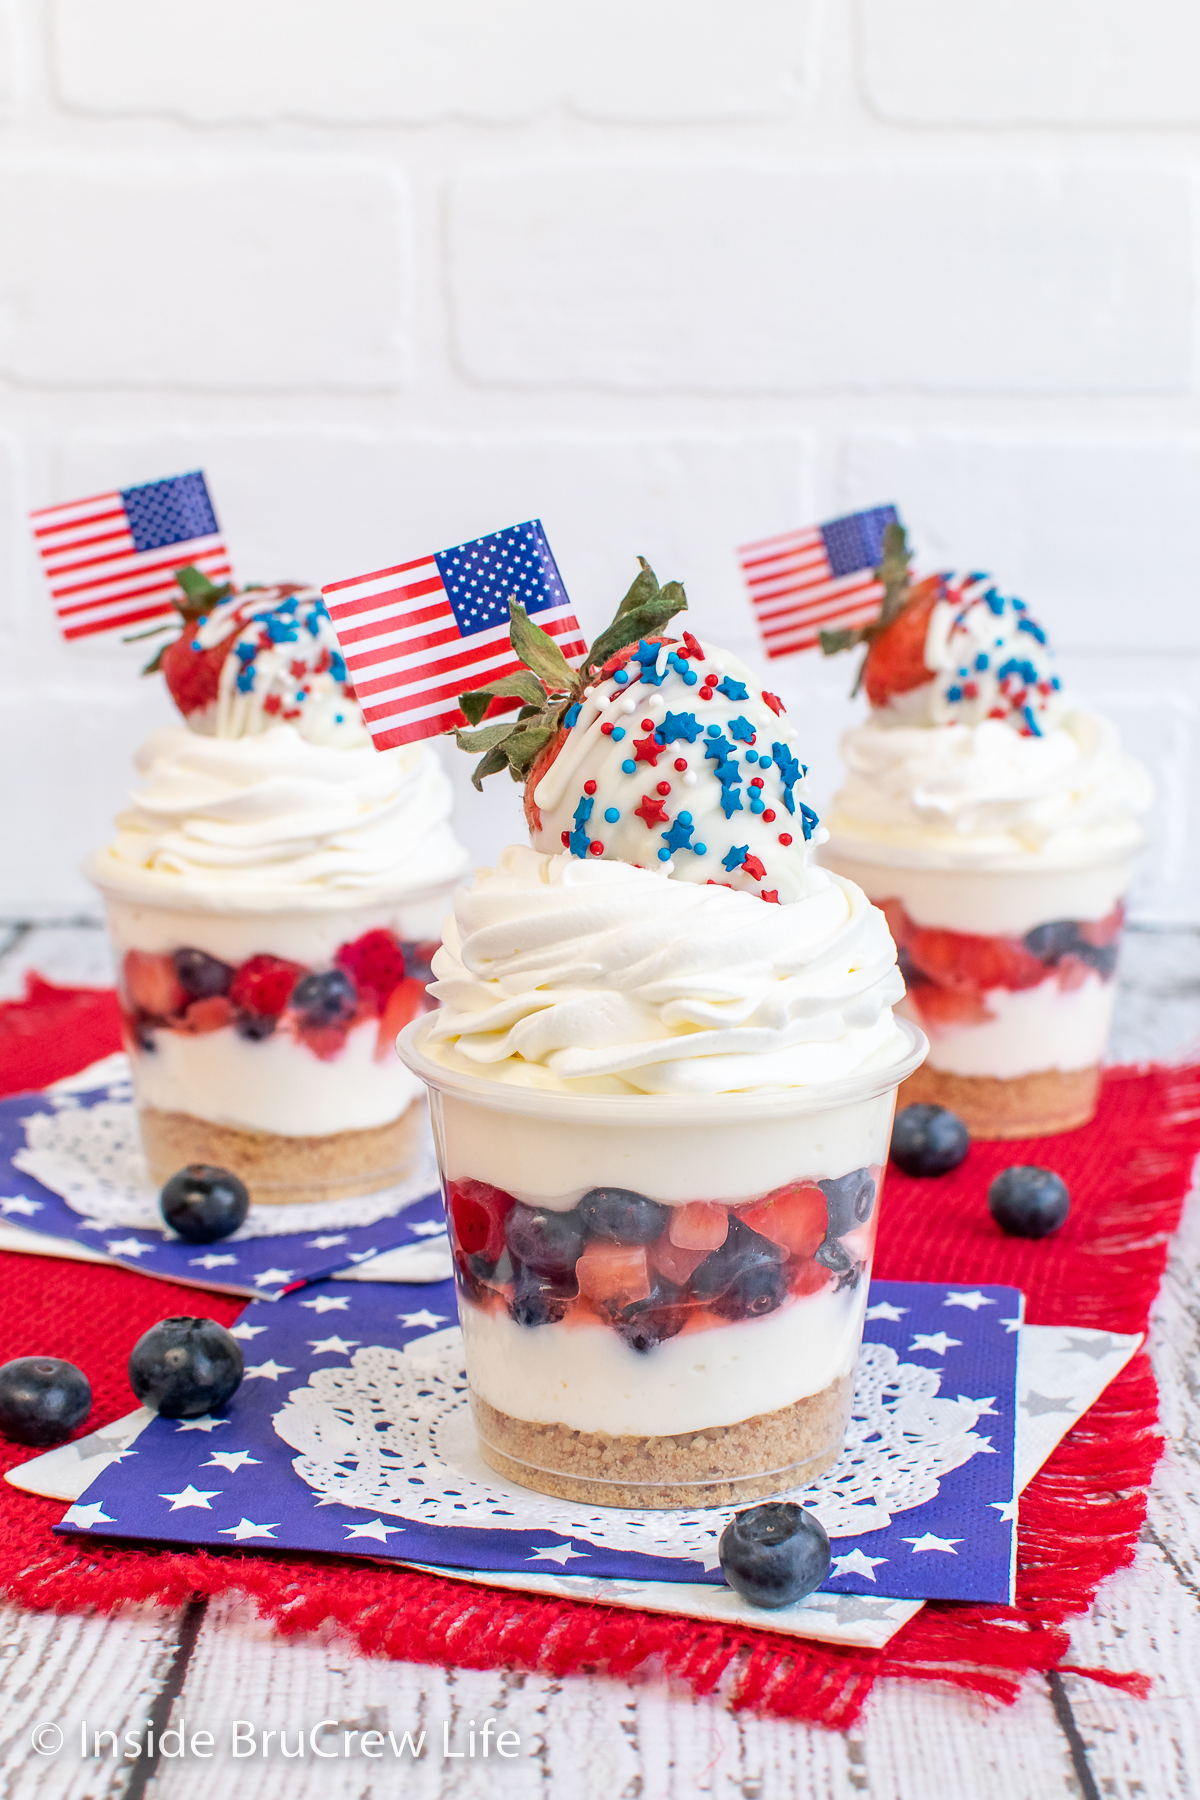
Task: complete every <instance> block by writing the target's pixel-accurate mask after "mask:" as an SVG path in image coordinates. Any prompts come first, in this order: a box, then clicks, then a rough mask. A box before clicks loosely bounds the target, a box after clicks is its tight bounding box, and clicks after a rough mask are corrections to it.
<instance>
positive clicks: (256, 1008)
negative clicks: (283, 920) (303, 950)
mask: <svg viewBox="0 0 1200 1800" xmlns="http://www.w3.org/2000/svg"><path fill="white" fill-rule="evenodd" d="M305 973H306V971H305V969H304V965H303V964H302V963H294V962H288V961H286V959H285V958H284V957H282V956H266V955H264V956H251V957H248V958H247V960H246V961H245V962H244V963H243V964H242V966H241V968H240V969H239V970H238V972H237V974H236V975H235V976H234V978H233V980H232V982H231V983H230V986H229V998H230V1000H231V1001H232V1002H233V1004H234V1006H235V1007H236V1008H237V1010H238V1011H239V1012H245V1013H256V1014H257V1015H258V1016H259V1018H264V1019H277V1018H278V1017H279V1016H280V1014H281V1013H282V1012H283V1010H284V1008H285V1007H286V1005H287V1003H288V1001H289V1000H290V999H291V997H292V989H293V988H294V987H295V985H296V983H297V982H298V981H299V979H300V977H301V976H302V975H303V974H305Z"/></svg>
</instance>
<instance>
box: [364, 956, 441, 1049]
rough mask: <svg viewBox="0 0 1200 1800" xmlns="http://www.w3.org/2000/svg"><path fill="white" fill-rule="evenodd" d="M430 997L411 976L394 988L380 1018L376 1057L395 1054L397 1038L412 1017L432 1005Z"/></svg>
mask: <svg viewBox="0 0 1200 1800" xmlns="http://www.w3.org/2000/svg"><path fill="white" fill-rule="evenodd" d="M430 1004H431V1002H430V999H429V996H428V994H426V992H425V989H424V987H423V986H422V984H421V983H420V982H419V981H415V980H413V978H412V977H411V976H409V977H407V978H406V979H405V980H404V981H402V982H401V983H400V986H399V987H398V988H394V989H393V990H392V992H391V994H390V995H389V996H388V1002H387V1005H386V1006H385V1007H384V1009H383V1012H382V1013H381V1015H380V1019H379V1037H378V1039H377V1040H376V1044H375V1059H376V1061H377V1062H382V1061H383V1059H384V1057H386V1056H388V1055H389V1054H390V1055H393V1056H394V1055H395V1043H396V1039H397V1038H398V1037H399V1036H400V1033H401V1032H402V1031H403V1030H404V1027H405V1026H406V1025H407V1024H408V1022H409V1020H410V1019H415V1018H416V1016H417V1014H418V1013H419V1012H426V1011H428V1009H429V1007H430Z"/></svg>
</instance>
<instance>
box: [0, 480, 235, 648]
mask: <svg viewBox="0 0 1200 1800" xmlns="http://www.w3.org/2000/svg"><path fill="white" fill-rule="evenodd" d="M30 524H31V525H32V527H33V536H34V542H35V543H36V544H37V548H38V554H39V555H40V557H41V559H42V565H43V567H44V569H45V571H46V578H47V580H48V581H49V583H50V592H51V595H52V596H53V599H54V608H55V612H56V613H57V615H58V623H59V626H60V628H61V630H62V634H63V637H64V638H65V639H66V640H67V642H68V643H72V642H75V641H78V640H80V639H84V638H90V639H93V640H94V639H97V638H103V637H109V638H121V637H124V636H125V635H127V634H128V633H130V632H132V631H136V630H137V629H138V628H139V627H145V626H148V625H153V624H154V623H155V622H156V620H159V619H163V620H167V619H171V620H174V619H175V618H176V617H177V615H176V612H175V608H174V606H173V604H172V603H173V601H174V600H175V598H176V597H179V598H180V599H182V597H183V595H182V590H181V589H180V587H179V585H178V583H177V582H176V580H175V571H176V569H181V568H183V567H185V566H186V565H187V564H188V563H191V564H194V565H195V567H196V568H198V569H200V570H202V571H203V573H204V574H205V575H207V576H208V577H209V579H210V580H211V581H216V582H221V581H226V580H229V579H230V577H231V573H232V570H231V566H230V561H229V553H228V551H227V550H226V548H225V544H224V540H223V539H222V537H221V530H220V527H219V526H218V524H217V519H216V514H215V513H214V512H213V509H212V502H211V500H210V499H209V497H208V489H207V487H206V486H205V484H204V476H203V474H202V473H201V472H200V470H199V469H194V470H192V472H191V473H190V474H187V475H171V476H168V477H167V479H166V480H165V481H147V482H144V483H143V484H142V485H141V486H140V487H129V488H118V489H116V490H115V491H114V492H111V493H107V494H93V495H92V496H91V497H90V498H89V499H87V500H72V501H69V502H68V503H67V504H66V505H65V506H43V507H40V508H39V509H38V511H37V512H34V513H31V514H30Z"/></svg>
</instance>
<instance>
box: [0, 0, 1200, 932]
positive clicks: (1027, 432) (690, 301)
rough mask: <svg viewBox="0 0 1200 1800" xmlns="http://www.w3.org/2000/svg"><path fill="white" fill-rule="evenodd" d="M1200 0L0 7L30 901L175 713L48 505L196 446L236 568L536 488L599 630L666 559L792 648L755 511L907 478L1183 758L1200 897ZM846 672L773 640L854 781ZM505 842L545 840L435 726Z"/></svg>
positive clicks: (17, 740)
mask: <svg viewBox="0 0 1200 1800" xmlns="http://www.w3.org/2000/svg"><path fill="white" fill-rule="evenodd" d="M1198 17H1200V15H1197V14H1196V13H1195V10H1194V7H1193V6H1192V5H1190V4H1185V0H1143V4H1142V6H1140V7H1138V8H1129V7H1128V6H1125V5H1121V4H1118V0H1060V3H1059V4H1058V5H1056V6H1054V7H1051V8H1045V7H1035V6H1034V5H1033V0H1008V4H1007V5H1005V6H1003V7H997V6H994V5H992V4H991V3H990V0H853V3H852V4H845V3H844V0H742V3H741V4H740V5H739V6H737V7H732V6H729V5H728V4H727V3H725V0H505V4H504V5H502V6H498V5H496V4H495V0H443V3H442V4H441V5H439V6H434V7H431V6H430V5H428V4H427V0H351V3H350V4H347V5H342V6H332V5H330V4H329V0H206V4H204V5H203V6H198V5H197V4H196V3H195V0H50V3H49V4H47V3H46V0H0V246H2V251H0V394H2V396H3V410H2V412H0V759H2V762H0V766H2V767H3V769H4V771H5V779H4V781H3V782H2V783H0V844H2V845H3V846H4V849H3V851H2V852H0V916H2V915H10V916H11V915H20V914H28V913H39V914H55V913H58V914H62V913H67V912H71V911H74V910H76V909H77V908H79V907H86V906H88V905H90V904H92V902H91V899H90V896H89V892H88V890H87V888H86V886H85V885H84V884H83V882H82V881H81V880H80V878H79V876H78V874H77V866H78V863H79V861H80V859H81V857H82V856H83V854H84V853H85V852H86V850H87V849H88V848H90V847H91V846H93V845H95V844H96V843H97V842H98V841H99V840H100V839H101V838H102V837H103V836H104V835H105V833H106V831H107V829H108V820H109V818H110V817H111V814H112V813H113V811H114V810H115V809H116V808H117V807H118V806H119V805H120V804H121V800H122V796H123V794H124V792H125V790H126V788H127V786H128V782H129V778H130V758H131V754H132V751H133V748H134V746H135V745H136V743H137V741H138V740H139V738H140V737H141V736H142V735H144V733H145V732H146V731H147V730H148V729H149V728H150V727H151V726H152V725H154V724H156V723H160V722H162V721H165V720H166V719H168V718H169V717H170V716H171V708H170V703H169V701H168V700H167V698H166V697H165V696H164V694H163V692H162V689H161V687H160V686H159V684H158V683H156V682H154V681H147V682H141V681H139V679H138V678H137V675H136V668H137V660H136V658H134V657H133V655H132V653H128V652H117V653H111V652H110V653H107V654H96V653H94V652H93V653H92V654H86V653H83V652H80V651H68V650H66V649H65V648H64V647H63V646H62V645H61V644H60V643H59V641H58V639H57V637H56V633H55V628H54V626H53V622H52V619H51V616H50V611H49V605H48V601H47V597H46V593H45V588H44V584H43V582H42V579H41V576H40V573H39V571H38V568H37V565H36V561H35V559H34V556H33V554H32V550H31V547H30V543H29V539H28V535H27V530H26V526H25V521H24V514H25V510H26V508H27V507H29V506H31V505H44V504H47V503H49V502H50V501H53V500H56V499H62V498H67V497H70V496H72V495H75V494H83V493H87V492H94V491H96V489H97V488H103V487H106V486H108V485H110V484H114V485H115V484H122V485H123V484H126V483H130V482H135V481H139V480H146V479H152V478H153V477H155V476H159V475H163V474H168V473H171V472H174V471H176V470H179V469H184V468H188V467H193V466H195V465H197V464H202V465H203V466H204V467H205V469H206V470H207V472H208V474H209V477H210V481H211V484H212V488H213V492H214V495H215V498H216V502H217V506H218V510H219V513H220V516H221V518H222V521H223V523H224V526H225V528H226V532H227V535H228V538H229V541H230V544H231V546H232V548H233V551H234V555H235V558H236V561H237V564H238V567H239V570H240V571H241V572H242V573H243V575H245V576H247V577H258V578H270V577H272V576H300V577H306V578H310V579H316V580H321V579H326V578H329V577H336V576H339V575H346V574H350V573H354V572H356V571H357V570H359V569H362V568H365V567H369V566H371V565H372V564H373V563H377V562H380V561H383V560H385V559H388V558H391V557H395V556H400V555H406V554H416V553H419V552H421V551H427V550H430V549H432V548H435V547H440V546H441V545H443V544H448V543H451V542H454V541H456V540H458V539H460V538H463V537H468V536H475V535H477V534H479V533H481V532H484V531H487V530H490V529H492V528H494V527H496V526H498V525H500V524H503V523H507V522H509V521H511V520H513V519H516V518H519V517H527V516H529V515H530V514H532V513H538V514H540V515H541V516H542V517H543V518H544V520H545V521H546V525H547V529H548V531H549V534H550V538H551V542H552V543H553V544H554V546H555V549H556V552H557V554H558V557H559V559H560V562H561V564H562V567H563V570H564V573H565V576H566V579H567V582H568V586H569V587H570V589H571V592H572V594H573V596H574V598H575V600H576V604H577V609H578V611H579V613H580V616H581V618H582V620H583V622H584V623H585V625H586V626H587V627H589V628H590V629H595V628H596V627H598V626H599V625H600V624H601V623H602V622H603V621H604V620H605V619H606V617H607V616H608V613H609V611H610V610H611V606H612V604H613V601H614V600H615V598H616V597H617V596H618V595H619V594H620V592H621V591H623V588H624V586H625V585H626V583H627V581H628V578H629V575H630V573H631V571H632V568H633V566H634V564H633V559H634V557H635V555H636V554H637V553H638V552H639V551H640V552H642V553H643V554H645V555H646V556H648V557H649V558H650V559H651V560H652V561H653V562H654V563H655V565H656V567H657V568H658V569H659V572H660V573H661V574H662V575H664V576H667V575H682V576H683V577H684V578H685V579H686V580H687V583H688V588H689V592H690V595H691V597H692V604H693V608H694V611H695V615H696V618H697V620H698V622H699V623H700V625H701V626H702V627H703V628H704V629H706V630H708V631H710V632H711V633H712V635H713V636H714V637H716V638H717V640H718V641H724V642H725V643H727V644H728V645H729V646H730V648H732V649H735V650H737V651H738V652H739V653H741V654H743V655H749V656H751V657H756V656H757V654H758V652H757V647H756V641H755V635H754V628H753V623H752V621H751V618H750V614H749V610H748V608H747V605H746V601H745V598H744V596H743V593H742V591H741V587H740V583H739V579H738V574H737V568H736V563H735V559H734V555H733V550H734V546H735V545H736V544H737V543H738V542H740V541H744V540H745V539H748V538H752V537H755V536H760V535H766V534H768V533H771V532H774V531H777V530H779V529H782V528H784V527H786V526H788V525H789V524H792V523H795V522H798V521H801V520H807V519H813V518H818V517H822V516H829V515H830V514H831V513H833V512H835V511H837V510H844V509H845V508H847V507H849V506H853V505H857V504H861V503H869V502H874V501H877V500H881V499H888V498H894V499H896V500H897V501H898V502H899V503H900V505H901V507H902V508H903V510H904V512H905V514H906V516H908V517H909V519H910V520H911V522H912V524H913V526H914V528H915V530H916V533H917V535H918V538H919V540H920V542H921V544H922V545H923V546H924V547H925V549H926V550H927V552H928V554H929V555H930V556H931V557H933V556H936V557H937V558H939V559H942V558H944V559H946V560H948V561H952V562H958V563H963V562H966V563H973V564H975V565H981V564H982V565H987V566H990V567H992V568H993V569H994V571H995V572H996V574H997V575H998V577H999V578H1000V579H1001V580H1002V581H1003V582H1005V583H1006V584H1007V585H1010V586H1011V587H1013V588H1015V589H1018V590H1019V591H1021V592H1022V593H1023V594H1024V595H1025V597H1026V598H1027V599H1028V600H1029V601H1030V602H1031V603H1032V604H1033V605H1034V606H1035V607H1036V608H1037V609H1038V610H1039V611H1040V613H1041V614H1042V616H1043V617H1044V618H1045V620H1046V622H1047V623H1048V625H1049V626H1050V628H1051V630H1052V632H1053V633H1054V635H1055V637H1056V638H1057V640H1058V641H1059V643H1060V645H1061V646H1062V650H1063V662H1064V666H1065V669H1066V671H1067V674H1068V675H1069V677H1070V678H1071V680H1072V682H1073V684H1074V685H1075V686H1076V687H1077V689H1078V690H1079V691H1080V692H1081V693H1082V694H1085V695H1090V696H1092V697H1094V698H1095V699H1096V700H1097V701H1099V702H1102V703H1103V704H1104V705H1105V706H1106V707H1107V708H1108V709H1109V710H1110V711H1111V712H1112V713H1113V714H1114V716H1115V717H1117V718H1118V720H1119V721H1120V724H1121V727H1122V730H1123V732H1124V733H1125V735H1126V738H1127V740H1128V742H1129V743H1130V745H1131V746H1132V747H1133V748H1135V749H1136V750H1137V752H1138V753H1139V754H1140V755H1142V756H1144V757H1145V758H1146V760H1147V761H1148V762H1149V763H1151V765H1152V766H1153V769H1154V772H1155V776H1156V780H1157V782H1158V785H1159V800H1158V804H1157V809H1156V814H1155V821H1154V825H1155V831H1156V833H1157V837H1156V844H1155V848H1154V851H1153V853H1152V855H1151V856H1150V858H1149V859H1148V860H1147V863H1146V866H1145V870H1144V873H1143V876H1142V879H1141V882H1140V885H1139V889H1138V894H1137V907H1138V911H1139V913H1140V915H1141V916H1142V917H1144V918H1147V919H1160V920H1173V919H1191V920H1200V851H1198V850H1197V848H1196V843H1197V831H1196V823H1197V811H1198V795H1200V624H1198V622H1197V621H1198V620H1200V605H1198V604H1197V602H1198V599H1200V595H1198V593H1197V589H1198V587H1200V557H1198V556H1197V554H1196V550H1195V538H1196V535H1197V530H1196V520H1197V516H1198V513H1200V508H1198V506H1197V500H1198V498H1200V494H1198V491H1197V490H1198V486H1200V401H1198V397H1197V393H1196V362H1195V344H1196V338H1197V322H1198V321H1197V311H1198V309H1197V297H1196V286H1195V269H1196V266H1197V243H1196V235H1197V233H1196V188H1197V174H1198V171H1200V142H1198V141H1197V139H1196V137H1195V136H1194V134H1192V133H1189V132H1186V131H1182V130H1180V127H1181V126H1188V125H1194V124H1195V123H1196V122H1197V120H1198V119H1200V98H1198V96H1200V23H1197V18H1198ZM849 679H850V670H849V668H848V667H847V666H846V665H845V664H843V663H838V664H836V665H831V664H826V663H823V662H822V661H821V660H820V659H819V658H814V657H811V656H808V657H802V658H793V659H791V660H790V661H788V662H781V663H775V664H773V665H772V667H771V685H772V686H773V687H775V688H777V689H778V690H779V691H780V692H782V693H783V694H784V696H785V698H786V699H787V700H788V701H789V704H791V705H792V706H793V707H795V708H796V709H797V710H798V712H799V714H800V717H801V719H802V720H803V724H804V730H805V733H806V739H807V743H808V757H809V761H810V763H811V764H812V766H813V770H814V775H815V779H816V783H817V787H818V792H819V794H820V795H821V796H822V797H824V796H826V795H828V793H829V792H831V790H832V788H833V786H834V785H835V784H836V779H837V756H836V745H837V738H838V734H839V732H840V730H841V729H842V727H843V726H844V724H845V723H846V722H847V721H848V720H849V719H850V718H851V717H852V716H853V714H854V708H852V707H851V705H850V703H849V702H848V701H847V699H846V688H847V687H848V685H849ZM447 759H448V763H449V766H451V767H452V769H453V770H454V774H455V780H456V785H457V787H458V790H459V797H460V821H461V828H462V830H463V832H464V834H465V835H466V837H467V838H468V840H469V842H470V844H471V846H472V849H473V851H474V853H475V855H476V857H477V859H479V860H486V859H487V858H488V857H489V856H490V855H491V854H493V853H494V851H495V849H496V848H497V847H498V846H499V845H500V844H501V843H503V842H504V841H505V840H506V839H508V838H511V837H512V836H514V835H517V834H518V833H519V831H520V824H519V813H518V809H517V796H516V791H515V790H514V789H513V788H512V787H511V784H504V785H502V786H501V785H498V784H497V783H493V784H491V788H492V790H493V791H492V792H489V794H488V796H487V797H485V798H483V799H481V798H480V797H479V796H477V795H475V794H474V793H473V792H472V790H471V789H470V786H469V783H468V782H467V768H468V765H467V761H466V759H465V758H462V757H459V756H458V755H457V753H456V752H453V751H448V752H447Z"/></svg>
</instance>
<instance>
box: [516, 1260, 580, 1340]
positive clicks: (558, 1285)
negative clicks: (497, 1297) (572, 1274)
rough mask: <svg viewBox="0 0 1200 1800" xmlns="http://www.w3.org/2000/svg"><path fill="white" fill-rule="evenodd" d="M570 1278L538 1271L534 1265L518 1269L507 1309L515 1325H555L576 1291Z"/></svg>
mask: <svg viewBox="0 0 1200 1800" xmlns="http://www.w3.org/2000/svg"><path fill="white" fill-rule="evenodd" d="M578 1292H579V1288H578V1286H577V1284H576V1282H575V1281H574V1279H573V1278H572V1279H570V1280H563V1279H562V1278H557V1279H556V1278H555V1277H554V1276H552V1275H539V1274H538V1272H537V1270H536V1269H518V1270H517V1273H516V1278H515V1280H514V1282H513V1291H512V1299H511V1300H510V1301H509V1303H508V1310H509V1313H510V1314H511V1316H512V1317H513V1318H514V1319H515V1320H516V1322H517V1324H518V1325H526V1326H537V1325H556V1324H557V1323H558V1321H559V1320H560V1319H561V1318H563V1317H564V1316H565V1314H566V1310H567V1308H568V1306H569V1305H570V1304H571V1301H572V1300H574V1298H575V1296H576V1295H577V1294H578Z"/></svg>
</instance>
